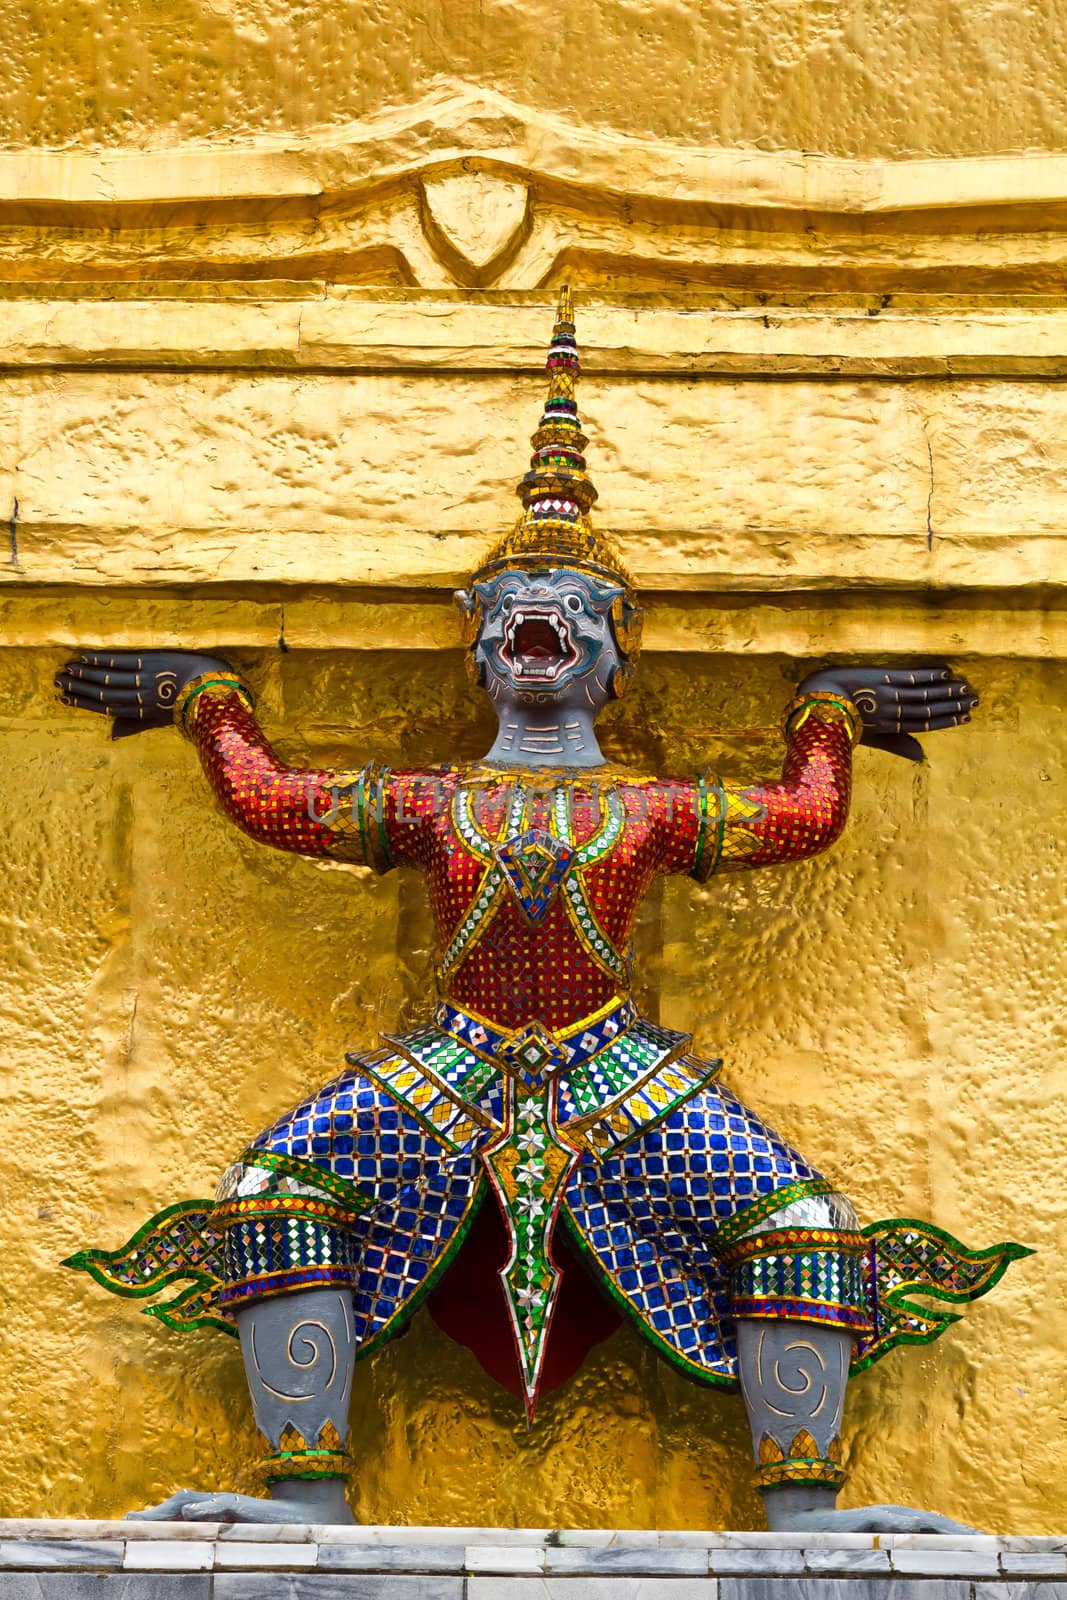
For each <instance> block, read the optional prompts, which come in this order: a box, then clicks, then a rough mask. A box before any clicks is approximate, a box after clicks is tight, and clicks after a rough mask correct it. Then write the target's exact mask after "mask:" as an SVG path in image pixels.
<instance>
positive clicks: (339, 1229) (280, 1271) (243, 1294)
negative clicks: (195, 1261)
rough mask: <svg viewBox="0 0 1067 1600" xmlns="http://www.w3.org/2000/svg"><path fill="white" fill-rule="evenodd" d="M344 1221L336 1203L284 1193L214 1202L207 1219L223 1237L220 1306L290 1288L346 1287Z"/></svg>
mask: <svg viewBox="0 0 1067 1600" xmlns="http://www.w3.org/2000/svg"><path fill="white" fill-rule="evenodd" d="M349 1220H350V1218H349V1215H348V1213H346V1212H345V1211H344V1210H343V1209H342V1208H341V1207H340V1206H333V1205H330V1204H328V1203H326V1202H324V1201H310V1200H307V1199H293V1198H290V1197H288V1196H276V1197H274V1198H269V1197H264V1196H258V1197H257V1198H256V1199H255V1200H254V1201H248V1200H244V1201H237V1202H230V1203H228V1204H225V1205H221V1206H217V1207H216V1209H215V1212H214V1214H213V1216H212V1223H213V1225H214V1226H215V1227H216V1228H217V1229H218V1230H219V1232H220V1233H221V1234H222V1235H223V1238H224V1246H223V1249H224V1261H225V1275H226V1282H225V1284H224V1285H223V1287H222V1288H221V1289H220V1291H219V1305H220V1307H222V1308H224V1309H226V1310H229V1311H234V1310H237V1309H239V1308H240V1307H241V1306H243V1305H246V1304H248V1302H249V1301H252V1300H261V1299H264V1298H266V1297H267V1296H269V1295H276V1294H288V1293H290V1292H291V1291H292V1290H294V1289H313V1288H327V1287H329V1286H330V1285H336V1286H337V1287H348V1286H350V1285H351V1283H352V1273H353V1254H354V1251H353V1241H352V1235H351V1232H350V1230H349V1227H348V1222H349Z"/></svg>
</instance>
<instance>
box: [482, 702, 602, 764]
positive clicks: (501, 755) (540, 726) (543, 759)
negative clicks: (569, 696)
mask: <svg viewBox="0 0 1067 1600" xmlns="http://www.w3.org/2000/svg"><path fill="white" fill-rule="evenodd" d="M496 711H497V716H498V718H499V727H498V728H497V733H496V738H495V739H494V740H493V744H492V748H491V749H490V751H489V753H488V754H487V756H486V758H485V759H486V760H487V761H495V762H502V763H510V764H512V765H515V766H523V767H599V766H601V765H602V764H603V761H604V757H603V754H602V753H601V749H600V745H599V743H598V742H597V736H596V732H595V731H594V728H593V718H592V715H591V714H590V713H589V712H588V711H579V710H575V709H573V708H571V707H570V706H546V707H545V708H544V709H543V710H539V709H538V708H537V707H536V706H517V705H498V706H497V707H496Z"/></svg>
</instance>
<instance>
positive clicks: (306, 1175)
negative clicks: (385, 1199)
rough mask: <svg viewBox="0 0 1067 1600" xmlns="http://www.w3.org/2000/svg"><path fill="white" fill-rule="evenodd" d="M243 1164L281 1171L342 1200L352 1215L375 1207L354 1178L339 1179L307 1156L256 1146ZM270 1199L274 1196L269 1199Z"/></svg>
mask: <svg viewBox="0 0 1067 1600" xmlns="http://www.w3.org/2000/svg"><path fill="white" fill-rule="evenodd" d="M241 1161H242V1163H243V1164H244V1165H245V1166H248V1167H263V1168H264V1169H265V1170H266V1171H267V1172H280V1173H281V1174H282V1175H283V1177H286V1178H296V1179H297V1181H298V1182H300V1183H306V1184H309V1185H310V1186H311V1187H313V1188H317V1189H321V1190H322V1191H323V1193H324V1194H329V1195H332V1196H333V1197H334V1198H335V1199H337V1200H341V1201H343V1202H344V1207H345V1210H346V1211H348V1212H351V1213H352V1215H353V1216H357V1217H358V1216H362V1214H363V1213H364V1212H365V1211H369V1210H370V1209H371V1207H372V1206H373V1204H374V1201H373V1200H370V1199H368V1198H367V1196H366V1195H362V1194H360V1192H359V1190H358V1189H357V1188H356V1186H355V1184H354V1183H353V1181H352V1179H351V1178H338V1177H337V1176H336V1174H334V1173H332V1172H325V1171H324V1170H323V1169H322V1167H318V1166H316V1165H315V1163H314V1161H308V1160H307V1159H306V1158H305V1157H304V1156H290V1155H284V1154H282V1153H281V1152H280V1151H276V1150H257V1149H255V1148H254V1147H253V1148H251V1149H248V1150H246V1151H245V1153H244V1155H243V1156H242V1157H241ZM247 1198H249V1199H251V1198H254V1197H253V1196H248V1197H247ZM267 1198H272V1197H271V1196H267ZM224 1203H225V1202H224ZM246 1214H247V1213H246Z"/></svg>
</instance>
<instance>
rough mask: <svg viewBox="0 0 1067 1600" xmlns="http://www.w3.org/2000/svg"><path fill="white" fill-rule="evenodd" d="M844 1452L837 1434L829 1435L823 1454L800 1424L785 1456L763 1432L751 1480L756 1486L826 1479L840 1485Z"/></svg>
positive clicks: (818, 1481) (778, 1446)
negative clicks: (828, 1441)
mask: <svg viewBox="0 0 1067 1600" xmlns="http://www.w3.org/2000/svg"><path fill="white" fill-rule="evenodd" d="M843 1456H844V1451H843V1449H842V1445H841V1438H840V1435H835V1437H834V1438H833V1439H831V1441H830V1443H829V1445H828V1447H827V1451H826V1455H825V1456H824V1455H821V1454H820V1452H819V1446H818V1444H817V1443H816V1441H815V1439H814V1438H813V1437H812V1435H811V1434H810V1433H809V1432H808V1430H807V1428H801V1429H800V1430H799V1432H798V1433H796V1434H795V1435H794V1437H793V1441H792V1443H791V1444H790V1446H789V1454H788V1456H787V1455H786V1453H785V1451H784V1450H783V1449H782V1447H781V1445H780V1444H779V1443H778V1441H777V1440H776V1439H772V1437H771V1435H770V1434H769V1433H765V1434H764V1435H763V1436H762V1438H761V1439H760V1442H759V1445H758V1447H757V1450H756V1460H757V1462H758V1463H759V1464H758V1466H757V1468H756V1473H755V1477H754V1480H753V1481H754V1483H755V1486H756V1488H757V1489H773V1488H776V1487H778V1486H779V1485H781V1484H788V1483H825V1484H828V1485H829V1486H830V1487H831V1488H835V1489H839V1488H840V1487H841V1485H842V1484H843V1483H844V1481H845V1478H846V1476H847V1474H846V1473H845V1469H844V1467H843V1466H842V1465H841V1463H842V1459H843Z"/></svg>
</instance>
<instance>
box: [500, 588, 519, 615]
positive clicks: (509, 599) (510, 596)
mask: <svg viewBox="0 0 1067 1600" xmlns="http://www.w3.org/2000/svg"><path fill="white" fill-rule="evenodd" d="M515 599H516V596H515V594H514V592H513V591H509V592H508V593H507V594H506V595H504V597H503V599H502V600H501V602H500V603H501V605H502V606H503V607H504V610H505V611H513V610H514V609H515Z"/></svg>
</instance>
